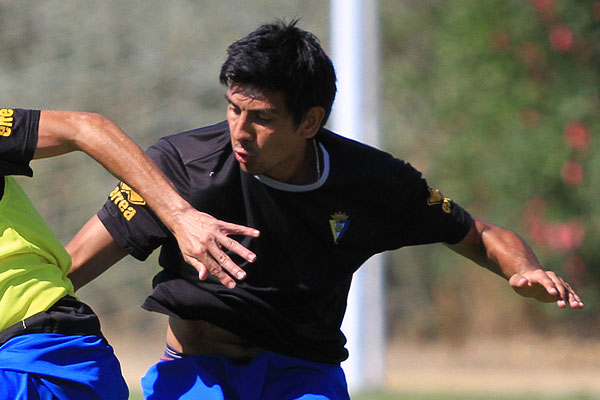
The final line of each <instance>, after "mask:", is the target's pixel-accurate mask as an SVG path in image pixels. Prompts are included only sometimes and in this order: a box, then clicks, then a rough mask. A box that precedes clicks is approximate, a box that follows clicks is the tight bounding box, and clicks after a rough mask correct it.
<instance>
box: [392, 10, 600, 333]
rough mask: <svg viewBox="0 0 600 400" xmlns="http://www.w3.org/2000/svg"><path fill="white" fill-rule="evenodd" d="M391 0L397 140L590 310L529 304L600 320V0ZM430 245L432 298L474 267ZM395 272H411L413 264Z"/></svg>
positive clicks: (400, 150) (579, 320)
mask: <svg viewBox="0 0 600 400" xmlns="http://www.w3.org/2000/svg"><path fill="white" fill-rule="evenodd" d="M383 9H384V10H385V12H384V13H383V28H384V35H383V37H384V51H383V54H384V55H385V57H386V59H385V64H384V65H385V76H384V79H385V82H386V84H385V85H384V87H385V101H384V104H385V109H384V127H385V131H386V133H387V137H386V143H387V144H388V146H389V148H390V149H392V151H393V152H394V153H395V154H397V155H399V156H401V157H403V158H406V159H408V160H409V161H411V162H413V163H414V164H415V165H416V166H417V168H419V169H421V170H423V171H424V172H425V176H426V177H428V178H429V180H430V183H431V184H432V185H434V186H440V188H441V189H444V188H446V190H451V192H452V193H447V194H449V195H451V196H452V197H453V198H454V199H455V200H457V201H458V202H459V203H461V204H463V205H465V206H466V207H467V208H468V209H469V210H471V211H472V212H473V213H474V214H475V215H477V216H479V217H481V218H484V219H489V220H490V221H493V222H495V223H498V224H500V225H504V226H507V227H510V228H513V229H515V230H517V231H518V232H520V233H521V234H522V235H523V236H525V237H526V239H527V240H528V241H529V242H530V243H531V244H532V245H533V247H534V248H535V250H536V252H537V253H538V255H539V256H540V258H541V261H542V262H544V263H546V265H548V266H549V268H552V269H556V270H558V271H559V272H560V273H562V274H564V275H565V276H566V277H567V278H568V280H569V281H570V282H571V283H572V284H574V285H575V286H576V287H577V288H578V289H579V291H580V292H581V294H582V295H583V296H584V300H585V301H586V303H587V309H586V311H585V312H583V313H557V312H554V309H550V308H549V307H545V306H542V307H539V306H532V305H530V304H528V303H527V302H522V303H521V304H522V306H521V307H520V309H521V310H525V308H528V309H529V311H527V310H525V312H528V313H530V314H531V313H540V312H541V311H542V310H543V312H544V313H546V314H548V317H549V319H548V320H546V321H547V322H548V323H549V322H551V321H554V320H555V319H561V320H563V321H569V322H573V324H579V326H580V328H581V331H582V332H584V331H585V330H586V329H587V328H589V326H590V324H595V325H597V322H598V321H596V319H597V317H595V315H597V311H598V305H597V304H598V301H597V300H598V294H596V293H597V291H596V290H594V287H595V285H596V284H597V283H598V282H599V281H600V270H599V269H598V262H599V261H600V247H599V246H597V245H595V244H594V239H595V238H596V237H597V235H598V232H599V230H600V203H599V202H598V201H595V199H597V198H598V197H599V194H600V187H599V186H598V185H597V184H596V185H594V182H596V183H597V182H599V179H600V160H599V158H598V157H594V156H595V155H597V154H598V140H597V139H596V137H595V136H597V132H598V131H599V129H600V115H599V114H598V109H599V106H600V98H599V92H598V89H599V84H600V70H599V69H598V65H599V62H600V1H592V0H587V1H586V0H582V1H577V2H573V1H562V0H531V1H522V0H486V1H479V0H453V1H434V0H426V1H420V2H414V1H393V0H391V1H390V0H385V1H383ZM417 251H420V250H417ZM421 256H422V257H424V261H422V262H417V266H416V267H415V268H418V269H423V268H426V269H433V271H430V272H427V273H425V272H422V271H421V272H418V273H417V274H418V275H421V277H422V278H424V279H429V281H430V282H431V283H430V284H428V286H427V287H426V288H424V289H423V290H422V294H423V295H425V296H428V298H429V299H430V301H434V300H435V294H434V293H435V290H437V289H435V288H437V287H438V284H440V283H441V282H447V281H448V275H449V274H450V275H452V276H454V281H456V282H459V281H460V280H462V279H464V277H465V274H468V272H464V271H462V270H461V269H460V268H458V269H457V268H456V264H457V261H456V259H454V258H452V259H451V260H450V261H448V260H447V259H446V258H447V256H446V255H445V253H444V255H441V254H440V255H438V254H437V253H436V252H429V251H427V252H425V251H421ZM398 263H402V261H401V260H400V259H399V260H398ZM407 267H410V266H407V265H403V266H402V268H407ZM390 274H391V278H392V280H393V281H395V282H399V281H401V280H402V274H405V272H399V271H396V270H392V271H390ZM399 274H400V276H398V275H399ZM425 275H427V276H425ZM451 286H452V285H451ZM453 286H456V284H453ZM471 300H476V299H473V298H471ZM466 301H468V300H466ZM477 301H479V300H477ZM434 320H435V319H434ZM566 325H572V324H564V325H563V326H566ZM590 333H591V332H590Z"/></svg>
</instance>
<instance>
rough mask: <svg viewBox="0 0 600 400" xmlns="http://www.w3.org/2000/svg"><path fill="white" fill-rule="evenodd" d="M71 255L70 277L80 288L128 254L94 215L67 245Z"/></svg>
mask: <svg viewBox="0 0 600 400" xmlns="http://www.w3.org/2000/svg"><path fill="white" fill-rule="evenodd" d="M66 249H67V251H68V252H69V254H70V255H71V259H72V266H71V272H70V273H69V278H70V279H71V281H72V282H73V286H75V290H78V289H80V288H81V287H82V286H84V285H86V284H87V283H89V282H90V281H92V280H93V279H95V278H97V277H98V276H99V275H100V274H102V273H103V272H104V271H106V270H107V269H108V268H109V267H111V266H112V265H113V264H115V263H116V262H117V261H119V260H120V259H121V258H123V257H125V256H126V255H127V252H126V251H125V250H124V249H123V248H121V247H119V245H117V243H115V241H114V239H113V237H112V236H111V235H110V233H108V231H107V230H106V228H105V227H104V225H103V224H102V222H100V220H99V219H98V217H97V216H96V215H94V216H93V217H92V218H91V219H90V220H89V221H88V222H87V223H86V224H85V225H84V226H83V228H81V230H80V231H79V232H77V234H76V235H75V237H73V239H71V241H70V242H69V244H67V246H66Z"/></svg>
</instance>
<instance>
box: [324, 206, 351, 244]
mask: <svg viewBox="0 0 600 400" xmlns="http://www.w3.org/2000/svg"><path fill="white" fill-rule="evenodd" d="M348 225H350V220H349V219H348V215H347V214H346V213H343V212H336V213H333V214H332V215H331V219H330V220H329V226H331V233H332V234H333V241H334V243H335V244H338V242H339V240H340V239H341V238H342V236H344V233H345V232H346V229H348Z"/></svg>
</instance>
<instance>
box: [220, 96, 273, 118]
mask: <svg viewBox="0 0 600 400" xmlns="http://www.w3.org/2000/svg"><path fill="white" fill-rule="evenodd" d="M225 100H227V102H228V103H229V104H231V105H232V106H234V107H237V108H240V106H238V105H237V104H235V103H234V102H233V100H231V97H229V95H228V94H227V93H225ZM249 112H252V113H261V112H265V113H272V114H279V111H278V110H277V109H276V108H256V109H252V110H249Z"/></svg>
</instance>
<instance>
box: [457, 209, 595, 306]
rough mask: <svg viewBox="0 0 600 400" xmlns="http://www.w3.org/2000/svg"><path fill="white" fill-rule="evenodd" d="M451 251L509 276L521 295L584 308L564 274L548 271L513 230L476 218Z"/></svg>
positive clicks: (510, 282) (499, 273)
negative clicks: (465, 234)
mask: <svg viewBox="0 0 600 400" xmlns="http://www.w3.org/2000/svg"><path fill="white" fill-rule="evenodd" d="M448 247H450V248H451V249H452V250H454V251H456V252H457V253H459V254H461V255H463V256H465V257H467V258H469V259H471V260H473V261H474V262H476V263H477V264H479V265H481V266H483V267H485V268H487V269H489V270H490V271H492V272H495V273H496V274H498V275H500V276H502V277H504V278H506V279H507V280H508V282H509V284H510V286H511V287H512V288H513V289H514V290H515V291H516V292H517V293H518V294H520V295H521V296H524V297H533V298H535V299H536V300H539V301H542V302H546V303H552V302H556V303H557V305H558V306H559V307H561V308H565V307H567V306H570V307H571V308H583V302H582V301H581V299H580V298H579V296H578V295H577V293H575V291H574V290H573V289H572V288H571V286H570V285H569V284H568V283H567V282H565V281H564V280H563V279H562V278H561V277H559V276H557V275H556V273H554V272H553V271H546V270H544V269H543V268H542V266H541V265H540V262H539V261H538V259H537V257H536V256H535V254H534V253H533V251H532V250H531V248H530V247H529V246H528V245H527V244H526V243H525V241H523V239H521V238H520V237H519V236H518V235H517V234H516V233H514V232H513V231H511V230H508V229H504V228H501V227H499V226H496V225H493V224H490V223H487V222H484V221H481V220H478V219H476V220H475V224H474V225H473V227H472V228H471V230H470V231H469V233H468V234H467V236H466V237H465V238H464V239H463V240H462V241H461V242H459V243H458V244H455V245H449V246H448Z"/></svg>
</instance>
